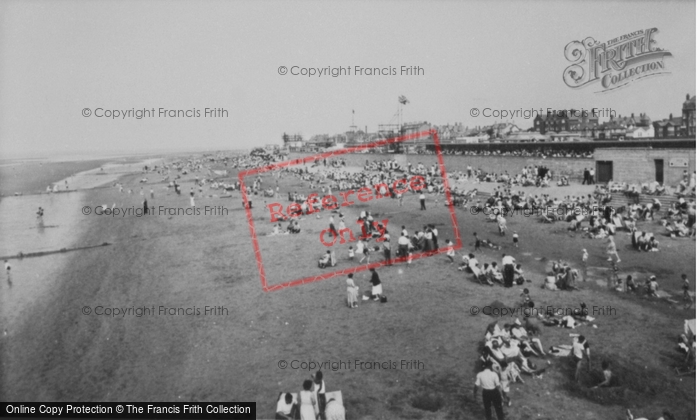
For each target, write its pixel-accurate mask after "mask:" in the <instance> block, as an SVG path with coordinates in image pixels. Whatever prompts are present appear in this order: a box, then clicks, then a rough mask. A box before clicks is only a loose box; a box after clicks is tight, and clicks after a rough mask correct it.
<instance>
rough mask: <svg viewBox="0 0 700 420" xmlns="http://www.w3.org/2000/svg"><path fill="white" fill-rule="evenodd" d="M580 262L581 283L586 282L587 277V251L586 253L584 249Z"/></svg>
mask: <svg viewBox="0 0 700 420" xmlns="http://www.w3.org/2000/svg"><path fill="white" fill-rule="evenodd" d="M581 261H582V262H583V270H582V271H583V275H582V276H581V277H582V278H583V281H586V278H587V277H588V251H586V248H583V256H582V257H581Z"/></svg>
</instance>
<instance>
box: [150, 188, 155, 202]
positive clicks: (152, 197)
mask: <svg viewBox="0 0 700 420" xmlns="http://www.w3.org/2000/svg"><path fill="white" fill-rule="evenodd" d="M154 198H155V197H154V196H153V188H151V200H153V199H154Z"/></svg>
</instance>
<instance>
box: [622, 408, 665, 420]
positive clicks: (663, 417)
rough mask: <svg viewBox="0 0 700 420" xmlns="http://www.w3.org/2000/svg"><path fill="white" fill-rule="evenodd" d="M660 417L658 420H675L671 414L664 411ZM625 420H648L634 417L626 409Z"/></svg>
mask: <svg viewBox="0 0 700 420" xmlns="http://www.w3.org/2000/svg"><path fill="white" fill-rule="evenodd" d="M661 414H662V416H661V417H659V418H658V420H676V418H675V417H674V416H673V414H671V413H669V412H668V411H666V410H664V411H663V412H662V413H661ZM626 419H627V420H648V419H647V418H646V417H636V418H635V417H634V416H633V415H632V412H631V411H630V410H629V409H628V410H627V417H626Z"/></svg>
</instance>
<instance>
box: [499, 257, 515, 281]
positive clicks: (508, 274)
mask: <svg viewBox="0 0 700 420" xmlns="http://www.w3.org/2000/svg"><path fill="white" fill-rule="evenodd" d="M502 264H503V284H504V285H505V287H513V280H514V279H515V258H513V257H511V256H510V255H506V254H503V260H502Z"/></svg>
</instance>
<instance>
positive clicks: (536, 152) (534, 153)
mask: <svg viewBox="0 0 700 420" xmlns="http://www.w3.org/2000/svg"><path fill="white" fill-rule="evenodd" d="M442 153H443V154H445V155H458V156H522V157H539V158H576V159H593V152H592V151H577V150H575V149H553V148H551V147H541V148H538V149H525V148H523V149H519V150H510V149H504V150H501V149H499V148H498V147H489V148H488V149H484V150H465V149H462V150H460V149H459V148H451V147H449V146H446V147H444V148H443V149H442Z"/></svg>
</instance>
